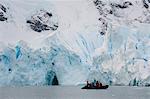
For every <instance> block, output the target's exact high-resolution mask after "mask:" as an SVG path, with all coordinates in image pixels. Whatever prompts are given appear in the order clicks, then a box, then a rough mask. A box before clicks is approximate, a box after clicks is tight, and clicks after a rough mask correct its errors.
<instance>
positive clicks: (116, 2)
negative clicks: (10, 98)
mask: <svg viewBox="0 0 150 99" xmlns="http://www.w3.org/2000/svg"><path fill="white" fill-rule="evenodd" d="M149 27H150V1H149V0H42V1H41V0H1V1H0V30H1V32H0V86H30V85H39V86H41V85H51V84H53V83H54V81H53V80H54V77H57V80H58V82H59V84H60V85H78V84H82V83H84V82H85V81H86V80H93V79H97V80H100V81H101V82H103V83H105V84H110V85H138V86H144V85H149V84H150V51H149V50H150V28H149Z"/></svg>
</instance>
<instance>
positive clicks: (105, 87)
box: [81, 85, 109, 89]
mask: <svg viewBox="0 0 150 99" xmlns="http://www.w3.org/2000/svg"><path fill="white" fill-rule="evenodd" d="M108 87H109V86H108V85H106V86H102V87H99V88H97V87H87V86H84V87H82V88H81V89H107V88H108Z"/></svg>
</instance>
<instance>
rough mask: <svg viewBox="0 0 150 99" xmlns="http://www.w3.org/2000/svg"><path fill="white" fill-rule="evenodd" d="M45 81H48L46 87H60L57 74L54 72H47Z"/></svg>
mask: <svg viewBox="0 0 150 99" xmlns="http://www.w3.org/2000/svg"><path fill="white" fill-rule="evenodd" d="M45 80H46V85H59V82H58V79H57V76H56V73H55V72H53V71H48V72H47V74H46V76H45Z"/></svg>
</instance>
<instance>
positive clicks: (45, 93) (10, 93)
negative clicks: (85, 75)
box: [0, 86, 150, 99]
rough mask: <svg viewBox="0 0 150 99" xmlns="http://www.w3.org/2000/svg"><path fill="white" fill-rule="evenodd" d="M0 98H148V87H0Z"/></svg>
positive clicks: (149, 89) (149, 94)
mask: <svg viewBox="0 0 150 99" xmlns="http://www.w3.org/2000/svg"><path fill="white" fill-rule="evenodd" d="M0 99H150V87H128V86H111V87H109V88H108V89H107V90H85V89H84V90H83V89H81V87H80V86H51V87H15V88H10V87H9V88H8V87H7V88H6V87H2V88H0Z"/></svg>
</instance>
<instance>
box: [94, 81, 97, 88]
mask: <svg viewBox="0 0 150 99" xmlns="http://www.w3.org/2000/svg"><path fill="white" fill-rule="evenodd" d="M96 82H97V81H96V79H94V81H93V83H94V87H96Z"/></svg>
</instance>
